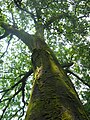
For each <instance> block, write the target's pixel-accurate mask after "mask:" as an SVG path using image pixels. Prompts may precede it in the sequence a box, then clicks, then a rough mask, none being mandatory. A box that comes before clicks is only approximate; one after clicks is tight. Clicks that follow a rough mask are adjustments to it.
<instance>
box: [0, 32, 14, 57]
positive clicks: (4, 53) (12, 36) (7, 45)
mask: <svg viewBox="0 0 90 120" xmlns="http://www.w3.org/2000/svg"><path fill="white" fill-rule="evenodd" d="M12 37H13V35H12V34H11V35H10V39H9V41H8V44H7V47H6V50H5V51H4V53H3V54H2V55H1V56H0V59H1V58H2V57H3V56H4V55H5V53H6V52H7V50H8V47H9V44H10V41H11V39H12Z"/></svg>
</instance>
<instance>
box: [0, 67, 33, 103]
mask: <svg viewBox="0 0 90 120" xmlns="http://www.w3.org/2000/svg"><path fill="white" fill-rule="evenodd" d="M32 73H33V70H32V69H30V70H29V71H28V72H26V73H25V75H24V77H23V78H22V79H21V80H19V81H18V82H17V83H16V84H14V85H13V86H11V88H9V89H6V90H4V91H0V93H2V92H5V93H4V94H3V96H2V97H1V99H0V102H3V101H2V99H3V97H4V96H5V95H6V93H7V92H8V91H9V90H12V89H14V88H15V87H16V86H17V85H18V84H19V83H21V82H22V86H23V87H22V90H23V89H24V87H25V85H24V84H25V82H26V79H27V78H28V77H29V76H30V75H31V74H32ZM23 97H24V96H23ZM5 100H8V99H5ZM5 100H4V101H5Z"/></svg>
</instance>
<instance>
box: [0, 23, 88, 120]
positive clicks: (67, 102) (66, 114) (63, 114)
mask: <svg viewBox="0 0 90 120" xmlns="http://www.w3.org/2000/svg"><path fill="white" fill-rule="evenodd" d="M0 25H1V27H3V28H4V29H5V30H6V31H7V32H8V33H9V34H14V35H16V36H17V37H18V38H20V39H21V40H22V41H23V42H24V43H25V44H26V45H27V46H28V47H29V49H30V50H31V51H32V64H33V71H34V84H33V89H32V95H31V98H30V102H29V105H28V110H27V113H26V117H25V120H88V118H87V116H86V114H85V112H84V110H83V106H82V104H81V102H80V100H79V98H78V95H77V93H76V91H75V89H74V87H73V85H72V83H71V81H70V79H69V78H68V76H67V75H66V74H65V72H64V70H63V69H62V68H61V66H60V64H59V62H58V60H57V59H56V57H55V55H54V54H53V52H52V51H51V50H50V48H49V47H48V46H47V44H46V43H45V42H44V40H43V38H38V37H40V36H41V35H39V36H35V35H30V34H28V33H26V32H24V31H22V30H18V29H16V28H14V27H13V26H11V25H8V24H5V23H3V22H0Z"/></svg>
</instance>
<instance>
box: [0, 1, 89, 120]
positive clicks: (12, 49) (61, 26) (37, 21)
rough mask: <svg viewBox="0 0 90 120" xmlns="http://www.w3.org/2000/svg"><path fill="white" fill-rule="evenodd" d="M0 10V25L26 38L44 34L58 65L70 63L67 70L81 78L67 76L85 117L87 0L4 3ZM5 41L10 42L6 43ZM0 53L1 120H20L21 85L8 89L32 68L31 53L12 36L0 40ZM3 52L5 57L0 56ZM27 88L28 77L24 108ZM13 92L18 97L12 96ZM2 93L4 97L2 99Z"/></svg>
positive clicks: (87, 47) (87, 42) (28, 88)
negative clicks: (29, 35)
mask: <svg viewBox="0 0 90 120" xmlns="http://www.w3.org/2000/svg"><path fill="white" fill-rule="evenodd" d="M0 6H1V8H0V22H2V21H4V22H5V23H9V24H11V25H13V26H14V27H15V28H18V29H23V30H24V31H26V32H28V33H30V34H35V33H36V32H37V33H38V34H40V31H43V30H44V38H45V40H46V42H47V43H48V45H49V46H50V47H51V49H52V50H53V51H54V53H55V55H56V56H57V58H58V60H59V62H60V63H61V64H63V63H68V62H73V63H74V65H73V66H72V67H70V70H71V71H72V72H74V73H75V74H77V75H78V76H79V77H81V79H82V81H84V82H82V81H80V79H77V77H76V76H73V75H72V74H69V76H70V77H71V79H72V81H73V83H74V85H75V87H76V89H77V90H78V93H79V95H80V98H81V100H82V102H83V104H84V106H85V108H86V111H87V113H88V114H89V113H90V90H89V86H90V81H89V79H90V75H89V74H90V62H89V61H90V57H89V56H90V40H89V38H90V32H89V31H90V17H89V14H90V9H89V6H90V2H89V0H74V1H73V0H72V1H71V0H61V1H59V0H43V1H42V0H25V1H24V0H4V1H1V2H0ZM38 26H39V27H38ZM37 28H38V29H37ZM41 28H42V29H43V30H41ZM37 30H38V31H37ZM0 34H1V36H2V35H3V34H5V30H4V29H3V28H2V27H0ZM9 40H10V42H8V41H9ZM7 45H8V49H7ZM0 49H1V51H0V56H1V57H0V61H3V62H0V75H1V78H0V94H1V95H0V97H1V101H0V102H1V103H0V109H2V110H1V112H0V113H2V112H4V111H5V113H4V114H3V116H1V118H2V119H3V120H5V119H7V120H10V119H12V118H14V117H15V119H19V120H20V119H21V120H23V117H24V115H25V111H26V107H25V106H24V103H23V101H22V91H20V92H19V89H20V88H21V86H22V83H20V84H18V85H17V86H15V87H14V88H13V89H10V88H11V86H13V85H15V84H16V83H17V82H18V81H19V80H20V79H22V78H23V77H24V75H25V74H26V72H27V71H28V70H29V69H30V68H31V67H32V64H31V60H30V57H31V52H30V51H29V50H28V48H27V46H25V45H24V43H22V42H21V41H20V40H19V39H18V38H16V37H15V36H12V39H10V35H8V36H7V37H6V38H4V37H3V39H1V40H0ZM5 50H6V51H5ZM4 52H5V54H3V53H4ZM84 83H87V84H88V85H89V86H86V85H85V84H84ZM31 85H32V77H28V80H27V81H26V86H25V102H26V103H25V104H27V103H28V100H29V93H30V90H31ZM8 89H10V90H8ZM6 90H7V93H6ZM28 91H29V92H28ZM16 92H18V94H16V95H15V93H16ZM4 93H6V94H5V95H4ZM13 95H15V96H13ZM9 102H10V104H9ZM8 104H9V105H8ZM6 105H8V106H7V108H8V109H6V110H5V108H6Z"/></svg>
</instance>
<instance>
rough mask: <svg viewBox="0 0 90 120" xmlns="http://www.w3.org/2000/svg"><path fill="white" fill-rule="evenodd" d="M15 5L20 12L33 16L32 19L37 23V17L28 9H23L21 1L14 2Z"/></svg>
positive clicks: (15, 0)
mask: <svg viewBox="0 0 90 120" xmlns="http://www.w3.org/2000/svg"><path fill="white" fill-rule="evenodd" d="M14 3H15V5H16V6H17V7H18V8H19V9H20V10H22V11H24V12H26V13H28V14H29V15H30V16H31V18H32V19H33V20H34V22H35V23H36V19H35V15H34V14H33V13H32V12H29V11H28V10H27V9H25V7H24V8H22V7H21V1H19V0H14Z"/></svg>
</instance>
